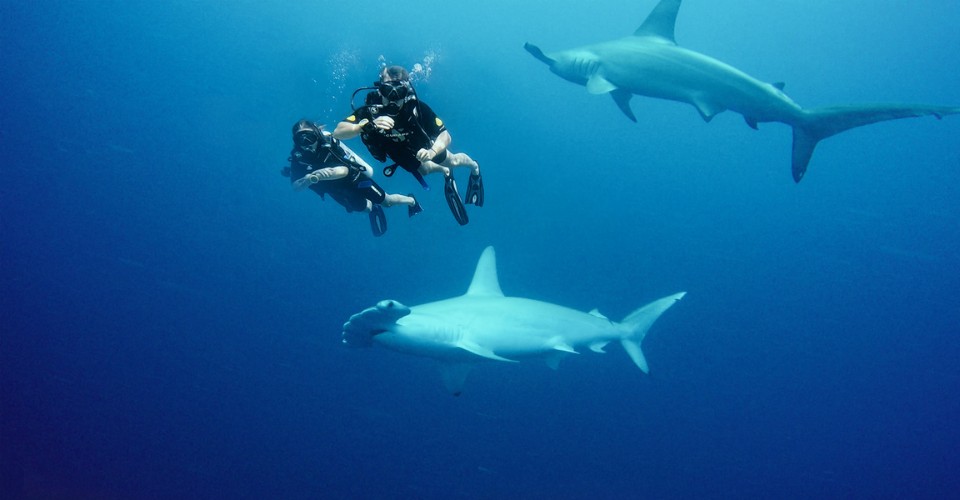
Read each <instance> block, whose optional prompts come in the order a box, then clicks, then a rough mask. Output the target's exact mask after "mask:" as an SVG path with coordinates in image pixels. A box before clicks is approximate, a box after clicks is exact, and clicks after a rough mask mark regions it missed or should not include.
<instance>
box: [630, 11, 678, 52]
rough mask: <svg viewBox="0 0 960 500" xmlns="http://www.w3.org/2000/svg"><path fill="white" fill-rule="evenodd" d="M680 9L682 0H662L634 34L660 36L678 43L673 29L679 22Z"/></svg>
mask: <svg viewBox="0 0 960 500" xmlns="http://www.w3.org/2000/svg"><path fill="white" fill-rule="evenodd" d="M679 10H680V0H660V3H658V4H657V6H656V7H654V8H653V10H652V11H651V12H650V14H649V15H648V16H647V19H646V20H644V21H643V24H641V25H640V27H639V28H637V31H634V32H633V35H634V36H645V37H653V38H660V39H662V40H664V41H667V42H670V43H672V44H674V45H676V43H677V41H676V39H674V37H673V30H674V27H675V26H676V24H677V12H678V11H679Z"/></svg>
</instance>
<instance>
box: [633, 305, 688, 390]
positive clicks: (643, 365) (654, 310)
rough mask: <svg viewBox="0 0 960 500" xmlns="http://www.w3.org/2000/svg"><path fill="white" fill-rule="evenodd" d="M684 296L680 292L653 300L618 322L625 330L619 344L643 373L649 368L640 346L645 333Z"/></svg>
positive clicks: (648, 370) (648, 371)
mask: <svg viewBox="0 0 960 500" xmlns="http://www.w3.org/2000/svg"><path fill="white" fill-rule="evenodd" d="M686 294H687V292H680V293H675V294H673V295H670V296H667V297H664V298H662V299H659V300H655V301H653V302H651V303H649V304H647V305H645V306H643V307H641V308H640V309H637V310H636V311H633V312H632V313H630V314H628V315H627V317H626V318H624V319H623V321H622V322H620V326H622V327H623V328H624V330H625V331H624V336H623V337H622V338H621V339H620V343H621V344H623V349H624V350H626V351H627V354H629V355H630V359H632V360H633V363H634V364H636V365H637V367H638V368H640V370H642V371H643V373H650V368H649V367H648V366H647V358H645V357H644V356H643V351H642V350H641V349H640V344H641V343H642V342H643V339H644V337H646V336H647V332H648V331H650V327H651V326H652V325H653V323H654V322H655V321H657V318H659V317H660V315H661V314H663V312H664V311H666V310H667V309H670V306H672V305H673V304H674V303H675V302H676V301H678V300H680V299H682V298H683V296H684V295H686Z"/></svg>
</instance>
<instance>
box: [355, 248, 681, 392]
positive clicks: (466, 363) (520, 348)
mask: <svg viewBox="0 0 960 500" xmlns="http://www.w3.org/2000/svg"><path fill="white" fill-rule="evenodd" d="M684 294H685V292H680V293H675V294H673V295H670V296H667V297H663V298H662V299H659V300H655V301H653V302H651V303H649V304H647V305H646V306H643V307H641V308H640V309H637V310H636V311H634V312H632V313H630V314H628V315H627V317H626V318H624V320H623V321H621V322H619V323H618V322H615V321H611V320H609V319H607V318H606V317H605V316H603V315H602V314H600V313H599V312H597V311H596V310H593V311H591V312H589V313H585V312H580V311H575V310H573V309H569V308H566V307H562V306H558V305H555V304H550V303H547V302H541V301H539V300H532V299H524V298H520V297H505V296H504V295H503V292H502V291H500V282H499V280H498V279H497V262H496V255H495V254H494V251H493V247H487V248H486V249H485V250H484V251H483V254H482V255H481V256H480V260H479V262H477V269H476V271H474V274H473V281H471V282H470V288H468V289H467V293H466V294H464V295H461V296H459V297H453V298H450V299H445V300H440V301H437V302H430V303H429V304H421V305H418V306H413V307H407V306H405V305H403V304H401V303H400V302H397V301H395V300H383V301H380V302H379V303H377V305H375V306H373V307H370V308H367V309H364V310H363V311H361V312H359V313H357V314H354V315H353V316H351V317H350V320H349V321H347V322H346V324H344V325H343V342H344V344H347V345H349V346H356V347H365V346H369V345H373V344H379V345H382V346H384V347H386V348H388V349H392V350H395V351H399V352H403V353H407V354H414V355H417V356H425V357H428V358H434V359H436V360H439V361H440V362H441V372H442V375H443V381H444V384H445V385H446V387H447V389H448V390H449V391H450V392H451V393H453V394H454V395H459V394H460V391H461V390H462V388H463V383H464V381H465V380H466V377H467V374H468V373H469V372H470V369H471V368H472V367H473V366H474V365H475V364H476V363H478V362H481V361H489V360H495V361H520V360H524V359H535V358H539V359H543V360H545V361H546V362H547V364H548V365H549V366H551V367H552V368H556V367H557V365H558V364H559V363H560V359H562V358H563V357H565V356H569V355H571V354H576V353H578V352H579V351H577V349H583V348H588V349H590V350H591V351H594V352H604V351H603V348H604V346H606V345H607V344H609V343H610V342H615V341H619V342H620V344H621V345H622V346H623V348H624V350H626V351H627V354H628V355H629V356H630V359H632V360H633V362H634V364H636V365H637V367H638V368H640V369H641V370H642V371H643V372H647V371H648V370H649V369H648V368H647V360H646V357H644V355H643V351H642V350H641V349H640V344H641V342H643V339H644V337H646V336H647V332H648V331H649V330H650V327H651V326H652V325H653V323H654V322H655V321H656V320H657V318H659V317H660V315H661V314H663V312H664V311H666V310H667V309H669V308H670V306H672V305H673V304H674V303H676V302H677V301H678V300H680V299H681V298H682V297H683V296H684Z"/></svg>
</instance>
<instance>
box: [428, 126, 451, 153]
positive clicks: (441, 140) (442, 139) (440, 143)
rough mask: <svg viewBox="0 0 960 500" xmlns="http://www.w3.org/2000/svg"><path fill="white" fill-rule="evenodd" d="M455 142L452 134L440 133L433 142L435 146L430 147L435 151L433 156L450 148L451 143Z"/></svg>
mask: <svg viewBox="0 0 960 500" xmlns="http://www.w3.org/2000/svg"><path fill="white" fill-rule="evenodd" d="M451 142H453V137H451V136H450V132H447V131H446V130H444V131H443V132H440V135H438V136H437V138H436V139H434V141H433V146H431V147H430V149H431V150H433V155H434V156H436V155H438V154H440V153H442V152H444V151H446V150H447V148H449V147H450V143H451Z"/></svg>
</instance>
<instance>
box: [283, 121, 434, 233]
mask: <svg viewBox="0 0 960 500" xmlns="http://www.w3.org/2000/svg"><path fill="white" fill-rule="evenodd" d="M289 160H290V166H289V167H287V168H284V169H283V171H282V173H283V174H284V175H285V176H288V177H290V182H292V183H293V188H294V189H296V190H298V191H300V190H302V189H304V188H309V189H310V190H312V191H313V192H315V193H317V194H319V195H320V197H321V198H323V197H324V195H330V197H331V198H333V199H334V200H335V201H336V202H337V203H339V204H340V205H343V207H344V208H346V209H347V212H362V211H367V212H369V214H370V228H371V229H372V230H373V235H374V236H381V235H383V233H384V232H386V230H387V218H386V216H385V215H384V213H383V208H381V207H382V206H383V207H390V206H393V205H406V206H407V215H408V216H410V217H413V216H414V215H416V214H418V213H420V212H422V211H423V208H421V207H420V203H418V202H417V199H416V198H414V197H413V195H410V196H404V195H402V194H387V193H386V192H385V191H384V190H383V188H381V187H380V186H379V185H378V184H377V183H376V182H374V180H373V179H372V178H371V177H372V176H373V168H372V167H370V165H368V164H367V163H366V162H365V161H363V159H362V158H360V157H359V156H357V155H356V154H354V153H353V151H351V150H350V148H348V147H347V146H346V145H345V144H343V143H341V142H340V141H339V140H337V139H334V138H333V137H332V136H331V134H330V133H329V132H326V131H324V130H323V127H322V126H320V125H317V124H316V123H313V122H311V121H308V120H300V121H298V122H297V123H295V124H294V125H293V150H292V151H290V158H289Z"/></svg>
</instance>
